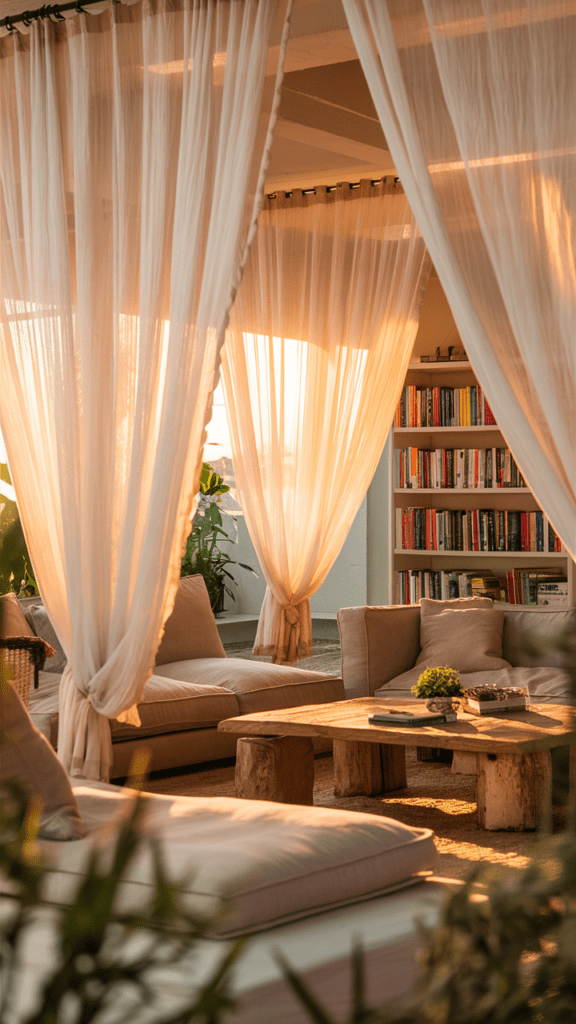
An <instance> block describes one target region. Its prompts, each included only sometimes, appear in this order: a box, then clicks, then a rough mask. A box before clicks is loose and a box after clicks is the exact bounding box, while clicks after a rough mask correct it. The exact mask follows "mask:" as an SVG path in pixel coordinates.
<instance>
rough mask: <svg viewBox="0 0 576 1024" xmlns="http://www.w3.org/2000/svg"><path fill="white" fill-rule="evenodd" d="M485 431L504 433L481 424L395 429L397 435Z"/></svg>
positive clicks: (493, 427) (476, 432)
mask: <svg viewBox="0 0 576 1024" xmlns="http://www.w3.org/2000/svg"><path fill="white" fill-rule="evenodd" d="M485 431H490V433H492V434H501V433H502V431H501V430H500V427H498V426H495V425H494V424H493V423H487V424H483V423H479V424H478V426H477V427H468V426H461V427H460V426H456V427H394V433H395V434H478V433H484V432H485Z"/></svg>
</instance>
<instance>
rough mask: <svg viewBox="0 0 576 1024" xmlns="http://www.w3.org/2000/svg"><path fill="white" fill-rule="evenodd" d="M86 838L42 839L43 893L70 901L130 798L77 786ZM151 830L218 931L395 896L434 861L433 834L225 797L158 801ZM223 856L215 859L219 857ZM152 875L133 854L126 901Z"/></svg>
mask: <svg viewBox="0 0 576 1024" xmlns="http://www.w3.org/2000/svg"><path fill="white" fill-rule="evenodd" d="M74 792H75V794H76V797H77V799H78V803H79V806H80V808H81V812H82V816H83V819H84V821H85V822H86V824H87V826H88V829H89V833H90V835H89V837H88V838H87V839H85V840H80V841H79V842H76V843H74V844H73V848H70V844H67V847H68V849H67V850H66V853H65V855H64V854H62V850H61V847H58V846H57V845H56V844H49V843H43V844H42V848H43V850H44V851H45V852H46V853H48V854H49V855H50V857H51V859H52V864H53V867H52V871H51V873H50V877H49V882H48V892H47V893H46V897H47V898H48V899H49V900H50V901H53V902H58V903H61V902H64V903H66V902H68V901H70V900H71V899H72V898H73V896H74V893H75V891H76V889H77V886H78V883H79V881H80V879H81V876H82V873H83V870H84V868H85V866H86V863H87V859H88V856H89V853H90V849H91V847H92V846H93V843H94V842H95V841H96V842H97V841H98V840H99V839H100V841H101V843H102V841H103V845H104V846H105V845H106V842H107V838H108V837H110V836H112V835H113V834H115V833H116V831H117V829H118V824H119V821H120V820H122V818H124V817H125V816H126V814H127V813H128V811H129V806H130V802H129V801H128V800H127V799H126V792H125V791H122V790H121V789H119V788H117V787H115V786H107V785H105V784H104V783H85V784H82V785H77V786H75V787H74ZM145 828H146V830H148V829H149V830H150V831H151V833H152V834H153V835H161V836H162V849H163V861H164V864H165V867H166V870H167V872H168V874H169V876H170V877H173V878H184V879H185V883H184V893H185V898H186V903H187V904H188V906H189V908H190V910H191V911H194V912H197V913H202V914H203V913H208V914H213V913H215V912H217V911H218V910H219V909H221V908H222V904H223V906H224V909H225V916H224V918H223V920H222V921H221V922H218V924H217V925H216V926H214V931H213V933H212V934H215V935H218V936H228V935H236V934H244V933H246V932H251V931H258V930H260V929H262V928H267V927H270V926H273V925H276V924H279V923H281V922H285V921H291V920H297V919H299V918H301V917H306V916H309V915H311V914H316V913H319V912H322V911H325V910H327V909H330V908H333V907H339V906H343V905H346V904H348V903H354V902H357V901H358V900H361V899H366V898H369V897H371V896H376V895H378V894H380V893H384V892H389V891H391V890H393V889H396V888H398V887H399V886H403V885H405V884H407V883H410V882H413V881H415V880H416V879H415V876H417V875H418V873H419V872H422V871H428V870H430V869H431V868H432V867H433V865H434V863H435V861H436V857H437V853H436V849H435V846H434V837H433V834H432V832H431V831H430V830H429V829H425V828H412V827H409V826H407V825H404V824H402V823H401V822H398V821H393V820H391V819H389V818H384V817H380V816H378V815H373V814H360V813H354V812H349V811H341V810H334V809H331V808H324V807H314V808H312V807H300V806H297V805H287V804H276V803H268V802H267V801H260V800H259V801H253V800H235V799H229V798H223V797H173V796H155V797H153V798H152V799H151V800H150V803H149V806H148V816H147V819H146V823H145ZM216 853H217V855H216ZM152 879H153V875H152V871H151V864H150V859H149V857H147V856H144V855H142V856H140V857H138V858H136V860H135V861H133V862H132V863H131V864H130V865H129V866H128V868H127V871H126V873H125V875H124V879H123V883H122V895H121V900H122V905H123V906H124V907H131V908H132V909H139V908H140V906H141V903H142V894H143V889H144V888H146V887H150V885H151V882H152Z"/></svg>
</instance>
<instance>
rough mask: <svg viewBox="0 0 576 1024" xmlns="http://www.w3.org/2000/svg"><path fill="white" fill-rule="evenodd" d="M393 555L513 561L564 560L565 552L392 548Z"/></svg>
mask: <svg viewBox="0 0 576 1024" xmlns="http://www.w3.org/2000/svg"><path fill="white" fill-rule="evenodd" d="M394 554H395V555H424V556H425V557H427V558H430V557H432V558H436V557H440V558H452V559H453V558H463V559H464V558H507V559H508V561H513V560H514V559H517V558H538V559H543V558H564V559H565V558H566V552H565V551H463V550H462V549H458V550H452V551H438V550H437V549H428V548H426V549H424V550H423V549H421V548H394Z"/></svg>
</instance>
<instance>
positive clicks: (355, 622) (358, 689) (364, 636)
mask: <svg viewBox="0 0 576 1024" xmlns="http://www.w3.org/2000/svg"><path fill="white" fill-rule="evenodd" d="M338 629H339V630H340V646H341V652H342V679H343V682H344V689H345V692H346V697H347V698H348V699H349V700H350V699H352V698H355V697H368V696H370V695H371V694H373V693H374V691H375V690H377V689H378V688H379V687H380V686H384V685H385V683H387V682H388V681H389V680H390V679H393V678H394V676H397V675H400V673H401V672H406V671H407V670H408V669H410V668H412V667H413V665H414V663H415V661H416V658H417V657H418V654H419V653H420V609H419V607H418V606H417V605H401V604H399V605H381V606H378V605H372V606H371V605H363V606H360V607H358V608H341V609H340V611H339V612H338Z"/></svg>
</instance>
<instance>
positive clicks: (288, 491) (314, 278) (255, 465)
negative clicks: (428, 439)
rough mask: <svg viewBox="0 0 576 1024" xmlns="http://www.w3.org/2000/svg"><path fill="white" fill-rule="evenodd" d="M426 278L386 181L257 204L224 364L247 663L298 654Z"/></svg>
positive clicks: (387, 403) (385, 411) (397, 380)
mask: <svg viewBox="0 0 576 1024" xmlns="http://www.w3.org/2000/svg"><path fill="white" fill-rule="evenodd" d="M428 270H429V261H428V257H427V254H426V250H425V247H424V243H423V240H422V235H421V233H420V231H419V229H418V227H417V225H416V223H415V221H414V218H413V216H412V213H411V211H410V208H409V206H408V203H407V201H406V197H405V195H404V192H403V190H402V188H401V186H399V185H398V184H397V183H395V182H394V179H393V178H389V179H383V180H381V181H379V182H377V183H375V184H372V183H371V182H370V181H362V182H360V186H359V187H358V188H352V187H351V186H350V185H339V186H338V187H337V188H334V189H333V190H332V191H327V189H326V188H325V187H324V188H317V189H316V190H315V192H314V193H305V194H303V193H302V192H301V191H297V190H295V191H294V192H292V194H291V195H290V196H287V195H286V194H284V193H280V194H278V195H277V196H276V197H272V198H268V199H267V200H266V201H265V205H264V207H263V209H262V212H261V214H260V217H259V221H258V234H257V237H256V239H255V242H254V244H253V246H252V248H251V250H250V255H249V257H248V262H247V265H246V270H245V273H244V277H243V280H242V284H241V286H240V288H239V290H238V294H237V297H236V301H235V304H234V307H233V309H232V312H231V318H230V327H229V330H228V332H227V338H226V344H225V346H224V349H223V359H222V379H223V383H224V392H225V399H226V407H227V412H228V420H229V424H230V436H231V442H232V454H233V460H234V469H235V475H236V483H237V487H238V494H239V500H240V501H241V504H242V508H243V510H244V514H245V516H246V522H247V526H248V529H249V531H250V536H251V538H252V541H253V543H254V546H255V548H256V552H257V555H258V559H259V562H260V565H261V567H262V570H263V573H264V576H265V578H266V582H267V585H268V586H267V590H266V595H265V598H264V603H263V606H262V612H261V615H260V622H259V625H258V632H257V636H256V642H255V647H254V651H255V653H257V654H266V655H272V657H273V659H274V660H275V661H277V662H292V661H294V660H295V659H296V658H302V657H306V655H308V654H309V653H310V650H311V639H312V634H311V622H310V600H309V599H310V597H311V595H312V594H313V593H314V592H315V591H316V590H317V589H318V587H319V586H320V584H321V583H322V582H323V580H324V579H325V577H326V575H327V573H328V570H329V569H330V567H331V565H332V564H333V562H334V560H335V558H336V556H337V555H338V552H339V551H340V548H341V547H342V544H343V543H344V540H345V538H346V534H347V532H348V530H349V528H350V524H351V522H352V520H353V518H354V516H355V515H356V512H357V511H358V508H359V506H360V503H361V502H362V499H363V497H364V495H365V493H366V490H367V488H368V485H369V483H370V480H371V479H372V476H373V474H374V471H375V469H376V466H377V465H378V460H379V458H380V455H381V453H382V448H383V446H384V442H385V440H386V436H387V434H388V431H389V429H390V425H391V423H392V418H393V415H394V410H395V408H396V404H397V402H398V398H399V394H400V389H401V387H402V382H403V380H404V375H405V373H406V366H407V363H408V361H409V358H410V353H411V351H412V347H413V344H414V338H415V336H416V331H417V328H418V319H419V315H420V306H421V303H422V297H423V291H424V287H425V283H426V279H427V276H428Z"/></svg>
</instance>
